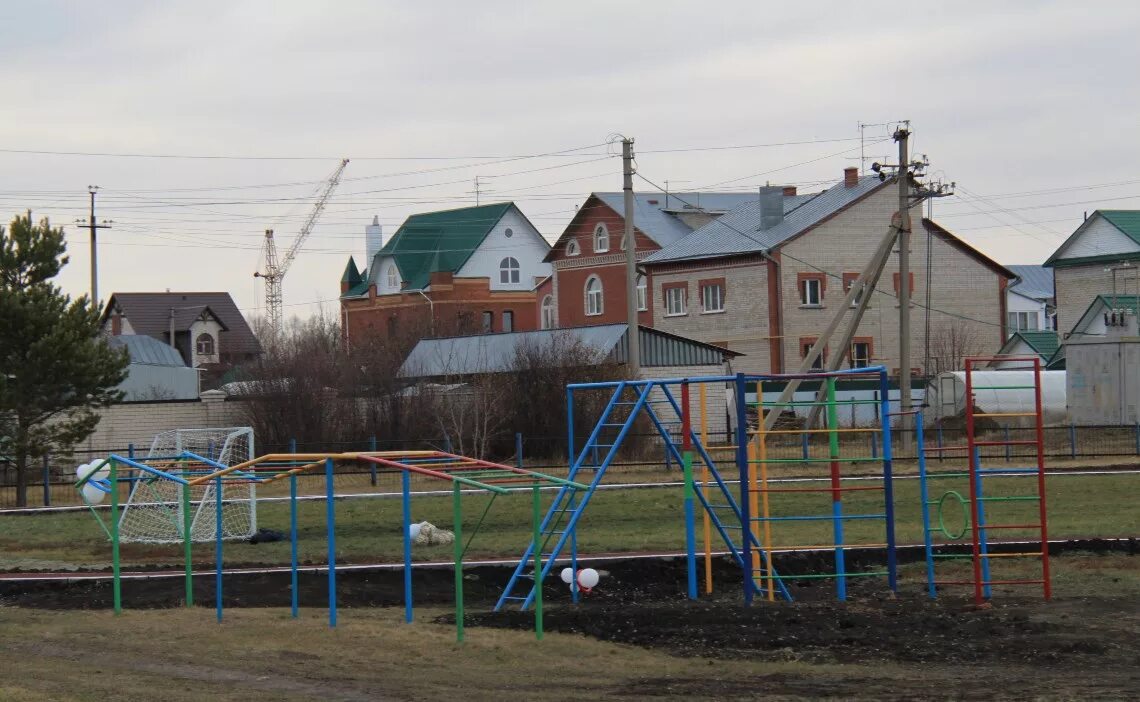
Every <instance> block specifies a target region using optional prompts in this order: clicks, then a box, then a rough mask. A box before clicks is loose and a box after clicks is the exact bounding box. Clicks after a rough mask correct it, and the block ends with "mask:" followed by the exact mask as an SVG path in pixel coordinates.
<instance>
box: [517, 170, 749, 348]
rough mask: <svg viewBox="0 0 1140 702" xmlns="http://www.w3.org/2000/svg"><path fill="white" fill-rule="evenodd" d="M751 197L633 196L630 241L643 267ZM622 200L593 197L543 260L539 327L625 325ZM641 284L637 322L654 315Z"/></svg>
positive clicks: (643, 280)
mask: <svg viewBox="0 0 1140 702" xmlns="http://www.w3.org/2000/svg"><path fill="white" fill-rule="evenodd" d="M750 197H754V196H752V195H749V194H746V193H676V194H672V195H670V194H656V193H635V194H634V207H635V210H634V218H633V220H634V242H635V245H636V247H637V249H636V252H637V258H638V260H639V261H640V260H641V259H644V258H645V257H646V256H648V255H649V254H651V253H653V252H654V251H659V250H660V249H661V248H662V247H664V246H668V245H669V244H672V243H673V242H676V241H678V240H679V239H681V238H682V237H684V236H685V235H686V234H688V233H689V232H691V231H693V230H694V229H696V228H698V227H700V226H702V225H704V224H707V223H708V222H710V221H712V220H713V219H715V218H716V217H719V216H720V215H722V214H724V213H725V212H727V211H729V210H730V209H732V208H733V207H736V206H737V205H739V204H741V203H743V202H745V201H746V200H748V199H749V198H750ZM624 213H625V200H624V194H623V193H620V192H617V193H591V194H590V196H589V197H588V198H586V201H585V202H584V203H583V204H582V206H581V207H579V208H578V212H577V213H576V214H575V215H574V218H573V219H572V220H570V223H569V224H568V225H566V229H565V230H563V232H562V235H561V236H560V237H559V238H558V241H556V242H555V244H554V246H553V247H552V248H551V249H550V252H549V253H548V254H547V256H546V258H545V261H546V262H548V263H549V264H550V265H551V267H552V269H553V270H552V276H551V280H550V281H549V282H548V283H546V284H545V285H544V286H543V287H542V288H541V289H540V290H539V297H538V300H539V317H540V322H541V326H542V328H553V327H577V326H583V325H595V324H614V323H618V322H625V321H627V320H626V311H625V300H626V297H625V295H626V280H625V241H624V239H625V216H624ZM649 284H650V283H649V280H648V278H647V277H646V276H639V278H638V288H639V293H638V300H639V303H640V304H639V307H640V311H639V314H638V322H639V323H641V324H645V325H652V324H653V318H654V313H653V310H652V309H651V308H650V307H649V305H648V299H647V297H646V294H645V292H642V291H647V290H648V289H649Z"/></svg>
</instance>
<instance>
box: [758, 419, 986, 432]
mask: <svg viewBox="0 0 1140 702" xmlns="http://www.w3.org/2000/svg"><path fill="white" fill-rule="evenodd" d="M974 416H975V417H979V416H981V415H977V414H975V415H974ZM880 431H882V429H878V428H876V427H852V428H849V429H770V430H769V431H767V432H765V433H767V434H830V433H832V432H835V433H843V434H853V433H854V434H867V433H872V432H880ZM751 433H752V434H758V433H759V432H758V431H753V432H751Z"/></svg>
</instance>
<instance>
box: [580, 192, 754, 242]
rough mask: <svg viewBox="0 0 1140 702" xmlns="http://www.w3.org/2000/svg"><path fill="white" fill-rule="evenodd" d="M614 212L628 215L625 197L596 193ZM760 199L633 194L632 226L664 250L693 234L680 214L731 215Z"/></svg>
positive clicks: (733, 195)
mask: <svg viewBox="0 0 1140 702" xmlns="http://www.w3.org/2000/svg"><path fill="white" fill-rule="evenodd" d="M594 195H595V196H596V197H597V198H598V199H599V200H601V201H602V202H604V203H606V205H607V206H609V207H610V209H612V210H613V211H614V212H617V213H618V214H619V215H622V216H623V217H624V216H625V194H624V193H621V192H616V193H594ZM758 197H759V196H758V195H757V194H756V193H754V192H742V193H701V192H694V193H669V194H668V196H666V195H665V194H664V193H657V192H654V193H634V194H633V224H634V226H635V227H637V228H638V229H639V230H641V231H642V232H643V233H645V235H646V236H648V237H649V238H650V239H653V240H654V241H656V242H657V244H658V245H659V246H661V247H665V246H668V245H669V244H672V243H673V242H675V241H677V240H679V239H681V238H682V237H684V236H685V235H686V234H688V233H689V232H691V231H693V230H692V229H691V228H690V227H689V226H688V225H687V224H685V223H684V222H683V221H681V219H680V218H679V217H677V214H680V213H684V212H702V211H703V212H714V213H715V212H729V211H731V210H733V209H734V208H736V207H739V206H740V205H742V204H744V203H746V202H748V201H750V200H756V199H757V198H758Z"/></svg>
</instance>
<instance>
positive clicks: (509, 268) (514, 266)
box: [499, 256, 519, 285]
mask: <svg viewBox="0 0 1140 702" xmlns="http://www.w3.org/2000/svg"><path fill="white" fill-rule="evenodd" d="M499 282H500V283H502V284H504V285H509V284H511V283H517V282H519V261H518V259H517V258H515V257H513V256H507V257H506V258H504V259H503V260H502V261H499Z"/></svg>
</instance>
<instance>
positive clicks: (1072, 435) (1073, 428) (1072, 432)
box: [1069, 422, 1077, 458]
mask: <svg viewBox="0 0 1140 702" xmlns="http://www.w3.org/2000/svg"><path fill="white" fill-rule="evenodd" d="M1069 457H1070V458H1076V457H1077V425H1076V424H1075V423H1074V422H1070V423H1069Z"/></svg>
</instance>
